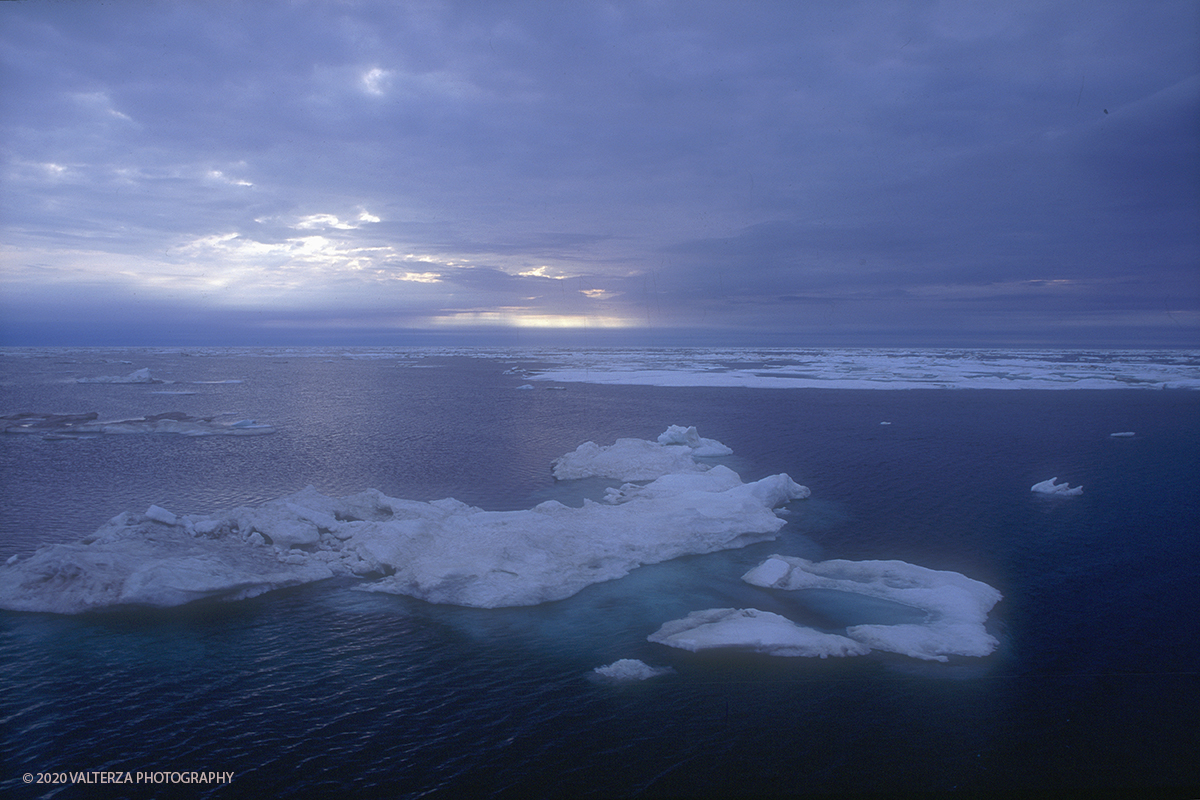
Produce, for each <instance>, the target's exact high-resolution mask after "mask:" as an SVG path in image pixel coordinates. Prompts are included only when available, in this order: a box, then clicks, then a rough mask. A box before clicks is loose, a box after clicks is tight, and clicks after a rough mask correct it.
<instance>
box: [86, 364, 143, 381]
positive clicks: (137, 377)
mask: <svg viewBox="0 0 1200 800" xmlns="http://www.w3.org/2000/svg"><path fill="white" fill-rule="evenodd" d="M76 383H162V381H160V380H155V379H154V378H151V377H150V368H149V367H143V368H142V369H138V370H134V371H133V372H131V373H129V374H128V375H99V376H97V377H95V378H80V379H78V380H77V381H76Z"/></svg>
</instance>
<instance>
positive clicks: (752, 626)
mask: <svg viewBox="0 0 1200 800" xmlns="http://www.w3.org/2000/svg"><path fill="white" fill-rule="evenodd" d="M646 638H647V639H648V640H649V641H651V642H657V643H658V644H665V645H667V646H668V647H678V648H680V649H683V650H690V651H692V652H693V653H694V652H697V651H699V650H711V649H716V648H725V649H734V650H746V651H751V652H755V653H766V654H767V655H772V656H810V657H811V656H819V657H821V658H827V657H829V656H861V655H864V654H866V653H869V652H871V648H870V647H868V646H867V645H865V644H862V643H861V642H856V641H854V640H853V639H849V638H847V637H845V636H838V635H837V634H834V633H822V632H821V631H818V630H814V629H813V628H808V627H805V626H803V625H797V624H796V623H794V622H792V621H791V620H789V619H788V618H786V617H782V616H780V615H779V614H773V613H771V612H770V611H759V610H758V609H757V608H710V609H708V610H706V611H693V612H692V613H691V614H688V615H687V616H686V617H684V618H683V619H677V620H672V621H671V622H667V623H665V624H664V625H663V626H662V627H661V628H659V629H658V630H657V631H655V632H654V633H652V634H650V635H649V636H648V637H646Z"/></svg>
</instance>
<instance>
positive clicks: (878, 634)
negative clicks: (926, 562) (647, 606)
mask: <svg viewBox="0 0 1200 800" xmlns="http://www.w3.org/2000/svg"><path fill="white" fill-rule="evenodd" d="M742 580H744V581H746V582H747V583H750V584H753V585H755V586H762V587H765V588H771V589H784V590H788V591H798V590H802V589H832V590H835V591H840V592H847V593H849V594H859V595H865V596H867V597H875V598H879V599H883V600H888V601H891V602H894V603H900V604H902V605H906V606H910V607H912V608H915V609H919V610H920V611H923V612H925V619H924V621H923V622H920V623H915V624H900V625H852V626H850V627H847V628H846V630H845V635H844V636H842V635H839V634H834V633H824V632H821V631H817V630H815V629H813V628H808V627H806V626H803V625H797V624H796V623H794V622H792V621H791V620H789V619H787V618H786V617H783V616H781V615H779V614H774V613H771V612H767V611H759V610H758V609H754V608H750V609H736V608H718V609H708V610H706V611H696V612H693V613H691V614H689V615H688V616H687V617H685V618H683V619H680V620H673V621H671V622H668V623H666V624H664V625H663V626H662V627H661V628H659V630H658V631H656V632H655V633H652V634H651V635H650V636H649V637H648V638H649V640H650V641H652V642H657V643H659V644H665V645H668V646H670V647H678V648H682V649H685V650H691V651H698V650H706V649H711V648H733V649H738V650H747V651H753V652H759V653H767V654H770V655H777V656H820V657H821V658H825V657H826V656H851V655H863V654H865V653H868V652H870V651H871V650H872V649H874V650H886V651H889V652H893V653H900V654H902V655H907V656H912V657H913V658H919V659H924V660H928V661H947V660H949V656H952V655H960V656H985V655H988V654H989V653H991V652H992V651H993V650H994V649H995V648H996V645H997V644H998V643H997V641H996V639H995V638H994V637H993V636H992V635H991V634H989V633H988V632H987V631H986V630H985V628H984V623H985V622H986V621H987V616H988V612H989V611H990V610H991V608H992V606H994V605H995V604H996V603H997V602H999V601H1000V599H1001V595H1000V592H998V591H997V590H996V589H994V588H992V587H991V586H988V585H987V584H986V583H981V582H980V581H977V580H973V579H971V578H968V577H966V576H965V575H960V574H959V573H957V572H948V571H942V570H933V569H928V568H927V567H920V566H917V565H916V564H909V563H907V562H904V561H845V560H842V559H831V560H829V561H809V560H807V559H803V558H792V557H788V556H780V555H773V556H771V557H770V558H768V559H767V560H766V561H764V562H763V563H761V564H759V565H758V566H757V567H755V568H754V569H752V570H750V571H749V572H747V573H746V574H745V575H743V576H742Z"/></svg>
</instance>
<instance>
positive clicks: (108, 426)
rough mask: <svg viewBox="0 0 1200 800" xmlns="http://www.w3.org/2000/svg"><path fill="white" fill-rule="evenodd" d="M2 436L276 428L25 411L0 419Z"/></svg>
mask: <svg viewBox="0 0 1200 800" xmlns="http://www.w3.org/2000/svg"><path fill="white" fill-rule="evenodd" d="M0 425H2V426H3V430H4V432H5V433H25V434H39V435H41V436H43V437H45V438H49V439H73V438H77V437H80V436H97V435H101V434H138V433H170V434H177V435H180V436H256V435H260V434H265V433H274V432H275V428H274V427H272V426H271V425H267V424H264V423H261V422H259V421H257V420H253V419H241V420H238V421H236V422H220V421H218V420H217V419H216V417H193V416H190V415H188V414H184V413H182V412H180V411H167V412H164V413H162V414H151V415H150V416H146V417H135V418H133V419H117V420H101V419H100V415H99V414H97V413H96V412H94V411H92V412H89V413H86V414H43V413H31V412H25V413H21V414H10V415H8V416H4V417H0Z"/></svg>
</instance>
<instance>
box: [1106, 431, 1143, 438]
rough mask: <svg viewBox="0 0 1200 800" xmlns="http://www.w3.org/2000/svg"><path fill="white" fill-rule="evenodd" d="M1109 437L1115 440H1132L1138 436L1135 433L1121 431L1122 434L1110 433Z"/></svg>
mask: <svg viewBox="0 0 1200 800" xmlns="http://www.w3.org/2000/svg"><path fill="white" fill-rule="evenodd" d="M1109 436H1111V437H1113V438H1114V439H1130V438H1132V437H1134V436H1137V434H1136V433H1134V432H1133V431H1121V432H1120V433H1110V434H1109Z"/></svg>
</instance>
